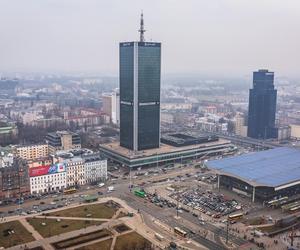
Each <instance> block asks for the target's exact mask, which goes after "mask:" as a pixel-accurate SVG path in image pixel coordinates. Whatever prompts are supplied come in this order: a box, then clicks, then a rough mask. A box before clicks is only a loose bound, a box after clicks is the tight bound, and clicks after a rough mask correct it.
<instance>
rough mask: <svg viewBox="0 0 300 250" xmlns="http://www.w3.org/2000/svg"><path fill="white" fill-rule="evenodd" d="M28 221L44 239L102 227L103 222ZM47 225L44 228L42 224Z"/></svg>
mask: <svg viewBox="0 0 300 250" xmlns="http://www.w3.org/2000/svg"><path fill="white" fill-rule="evenodd" d="M27 221H28V222H29V223H30V224H31V225H32V226H33V227H34V228H35V230H36V231H38V232H39V233H40V235H42V236H43V237H45V238H47V237H51V236H54V235H58V234H62V233H67V232H71V231H74V230H78V229H81V228H85V227H89V226H92V225H101V224H102V222H101V221H87V220H86V221H85V220H61V221H57V220H56V219H47V218H46V219H44V218H28V219H27ZM43 222H45V223H46V225H45V226H43V225H42V223H43Z"/></svg>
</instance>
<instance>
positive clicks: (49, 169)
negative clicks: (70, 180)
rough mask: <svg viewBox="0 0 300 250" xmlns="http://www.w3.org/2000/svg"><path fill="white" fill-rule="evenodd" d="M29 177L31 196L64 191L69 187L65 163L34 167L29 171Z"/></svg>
mask: <svg viewBox="0 0 300 250" xmlns="http://www.w3.org/2000/svg"><path fill="white" fill-rule="evenodd" d="M29 176H30V193H31V194H41V193H50V192H54V191H63V190H64V189H65V188H66V187H67V178H66V176H67V174H66V166H65V164H64V163H57V164H53V165H42V166H39V167H32V168H30V169H29Z"/></svg>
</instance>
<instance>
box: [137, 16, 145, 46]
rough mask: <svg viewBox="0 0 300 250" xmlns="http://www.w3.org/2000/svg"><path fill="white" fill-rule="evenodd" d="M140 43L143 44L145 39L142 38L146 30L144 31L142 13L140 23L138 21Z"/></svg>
mask: <svg viewBox="0 0 300 250" xmlns="http://www.w3.org/2000/svg"><path fill="white" fill-rule="evenodd" d="M139 32H140V42H145V37H144V33H145V32H146V30H145V29H144V17H143V12H142V13H141V21H140V29H139Z"/></svg>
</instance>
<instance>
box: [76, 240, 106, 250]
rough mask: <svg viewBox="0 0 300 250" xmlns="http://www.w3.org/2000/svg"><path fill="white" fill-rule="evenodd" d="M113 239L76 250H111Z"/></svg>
mask: <svg viewBox="0 0 300 250" xmlns="http://www.w3.org/2000/svg"><path fill="white" fill-rule="evenodd" d="M111 243H112V239H109V240H103V241H99V242H97V243H94V244H91V245H87V246H84V247H80V248H75V249H76V250H99V249H101V250H110V246H111Z"/></svg>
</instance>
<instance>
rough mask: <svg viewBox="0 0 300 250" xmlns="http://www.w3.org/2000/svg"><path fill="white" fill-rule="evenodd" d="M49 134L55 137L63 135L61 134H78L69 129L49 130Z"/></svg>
mask: <svg viewBox="0 0 300 250" xmlns="http://www.w3.org/2000/svg"><path fill="white" fill-rule="evenodd" d="M48 135H49V136H53V137H57V136H63V135H78V134H76V133H74V132H71V131H56V132H50V133H48Z"/></svg>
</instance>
